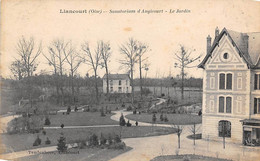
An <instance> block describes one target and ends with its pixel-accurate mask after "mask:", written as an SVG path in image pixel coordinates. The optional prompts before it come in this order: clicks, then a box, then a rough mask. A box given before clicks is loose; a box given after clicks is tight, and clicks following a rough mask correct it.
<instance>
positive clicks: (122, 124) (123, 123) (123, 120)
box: [119, 114, 126, 126]
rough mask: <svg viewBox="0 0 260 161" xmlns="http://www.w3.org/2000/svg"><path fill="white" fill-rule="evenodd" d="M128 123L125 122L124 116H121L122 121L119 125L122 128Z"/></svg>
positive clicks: (120, 120)
mask: <svg viewBox="0 0 260 161" xmlns="http://www.w3.org/2000/svg"><path fill="white" fill-rule="evenodd" d="M125 124H126V122H125V118H124V115H123V114H121V116H120V119H119V125H120V126H125Z"/></svg>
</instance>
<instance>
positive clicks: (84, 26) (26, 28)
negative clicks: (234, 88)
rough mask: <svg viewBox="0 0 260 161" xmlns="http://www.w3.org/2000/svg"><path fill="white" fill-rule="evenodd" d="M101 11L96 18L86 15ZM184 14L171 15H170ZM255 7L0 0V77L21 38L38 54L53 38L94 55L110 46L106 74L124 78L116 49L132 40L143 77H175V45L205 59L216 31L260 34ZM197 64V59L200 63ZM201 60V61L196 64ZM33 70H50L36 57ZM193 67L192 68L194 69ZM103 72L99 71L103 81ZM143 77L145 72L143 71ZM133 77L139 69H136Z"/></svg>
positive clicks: (169, 1) (231, 2) (181, 0)
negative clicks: (140, 51)
mask: <svg viewBox="0 0 260 161" xmlns="http://www.w3.org/2000/svg"><path fill="white" fill-rule="evenodd" d="M64 9H65V10H87V12H88V13H82V14H79V13H74V14H72V13H70V14H66V13H60V10H64ZM92 9H94V10H102V13H101V14H98V13H91V14H90V13H89V10H92ZM121 9H122V10H127V9H128V10H136V11H138V9H141V10H142V9H145V10H150V9H152V10H163V13H150V14H147V13H109V11H110V10H121ZM177 9H179V10H185V9H186V11H189V12H188V13H170V10H175V11H176V10H177ZM259 14H260V2H257V1H252V0H236V1H235V0H219V1H212V0H208V1H206V0H196V1H188V0H162V1H158V0H143V1H139V0H132V1H126V0H99V1H95V0H77V1H69V0H44V1H43V0H8V1H7V0H2V1H1V68H0V69H1V75H2V76H3V77H10V76H11V75H12V74H11V72H10V70H9V67H10V64H11V62H12V61H14V57H17V50H16V45H17V42H18V40H19V38H21V37H22V36H24V37H25V38H27V39H28V38H30V37H33V38H34V39H35V40H36V42H41V43H42V47H43V53H44V54H46V55H48V51H47V48H48V46H49V45H50V44H51V42H52V41H53V40H54V39H64V40H65V41H72V43H73V44H74V46H75V47H76V49H77V50H78V51H79V52H81V51H80V48H81V47H80V46H81V44H82V43H84V42H85V41H87V42H89V44H90V50H92V51H94V49H95V47H96V43H97V41H100V40H104V41H106V42H107V41H109V42H110V44H111V50H112V57H111V61H110V63H109V69H110V73H125V72H126V70H125V69H120V68H119V67H120V64H119V60H120V59H121V58H122V55H121V54H120V52H119V46H120V45H121V44H124V43H126V42H127V41H128V39H129V38H134V39H136V40H138V41H141V42H143V43H145V44H147V45H148V46H149V49H150V50H149V51H148V52H147V53H146V55H147V56H148V57H149V64H150V67H149V71H148V72H147V77H167V76H176V75H177V74H179V73H180V70H179V69H176V68H174V62H175V59H174V53H175V52H177V51H178V50H179V47H180V44H182V45H184V46H185V47H187V48H188V49H195V51H194V52H193V53H192V57H196V56H198V55H202V57H204V56H205V54H206V37H207V36H208V35H210V36H211V37H213V38H214V33H215V28H216V27H217V26H218V28H219V29H220V31H221V30H222V29H223V28H224V27H226V28H227V29H231V30H234V31H238V32H259V31H260V16H259ZM201 60H202V59H201ZM201 60H200V61H201ZM37 62H38V63H39V66H38V69H37V71H36V72H35V73H40V72H41V71H42V70H45V71H47V72H49V71H51V67H50V66H49V65H48V63H47V61H46V59H45V58H44V57H43V56H42V55H41V56H40V57H39V58H38V59H37ZM198 63H199V62H195V63H194V64H193V65H198ZM77 72H78V74H79V75H81V76H85V75H86V73H89V74H90V75H93V71H92V70H91V67H90V66H88V65H86V64H82V65H81V66H80V67H79V69H78V71H77ZM186 72H187V74H188V75H187V76H188V77H196V78H201V77H202V75H203V70H202V69H197V68H192V69H188V70H186ZM104 73H105V70H104V69H99V70H98V75H99V76H101V77H102V76H103V75H104ZM144 73H145V72H144ZM135 77H138V70H135Z"/></svg>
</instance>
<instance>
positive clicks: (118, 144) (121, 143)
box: [108, 142, 126, 149]
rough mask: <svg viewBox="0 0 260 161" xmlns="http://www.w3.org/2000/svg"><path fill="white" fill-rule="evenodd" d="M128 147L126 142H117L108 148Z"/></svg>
mask: <svg viewBox="0 0 260 161" xmlns="http://www.w3.org/2000/svg"><path fill="white" fill-rule="evenodd" d="M125 147H126V145H125V143H124V142H120V143H115V144H112V145H110V146H109V147H108V148H109V149H124V148H125Z"/></svg>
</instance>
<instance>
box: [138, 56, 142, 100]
mask: <svg viewBox="0 0 260 161" xmlns="http://www.w3.org/2000/svg"><path fill="white" fill-rule="evenodd" d="M141 58H142V57H141V56H139V71H140V92H141V100H142V99H143V82H142V59H141Z"/></svg>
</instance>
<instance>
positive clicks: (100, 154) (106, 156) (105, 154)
mask: <svg viewBox="0 0 260 161" xmlns="http://www.w3.org/2000/svg"><path fill="white" fill-rule="evenodd" d="M129 150H131V148H130V147H126V148H125V149H124V150H114V149H99V148H88V149H71V150H69V151H70V152H71V151H72V152H76V153H75V154H59V153H58V152H57V153H54V154H37V155H33V156H29V157H23V158H19V161H35V160H53V161H55V160H62V161H71V160H87V161H96V160H98V161H106V160H110V159H112V158H114V157H116V156H118V155H120V154H122V153H125V152H127V151H129Z"/></svg>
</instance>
